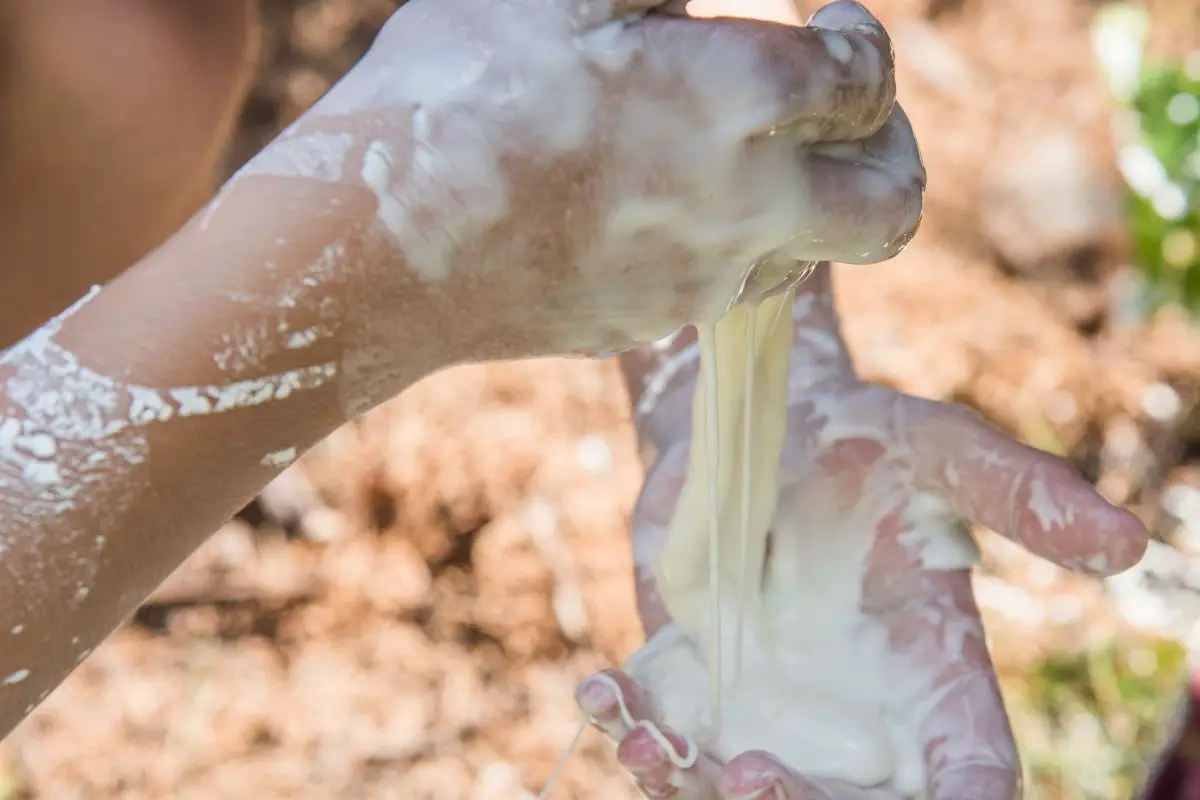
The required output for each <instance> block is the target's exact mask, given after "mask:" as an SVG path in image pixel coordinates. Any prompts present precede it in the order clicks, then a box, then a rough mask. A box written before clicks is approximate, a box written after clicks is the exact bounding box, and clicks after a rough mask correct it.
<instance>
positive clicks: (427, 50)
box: [0, 0, 922, 732]
mask: <svg viewBox="0 0 1200 800" xmlns="http://www.w3.org/2000/svg"><path fill="white" fill-rule="evenodd" d="M618 5H619V4H618ZM611 7H612V6H611V4H607V3H602V2H595V3H591V2H586V3H577V2H570V3H563V4H561V6H560V5H559V4H555V3H546V2H544V1H543V0H537V2H529V3H522V2H516V3H505V4H477V3H474V2H471V0H457V1H456V2H447V1H446V0H428V1H426V0H412V2H410V3H409V4H408V5H406V6H405V7H404V8H403V9H402V10H401V11H400V12H398V13H397V14H396V16H395V17H394V18H393V20H392V21H391V22H390V23H389V25H388V26H387V28H385V30H384V31H383V32H382V33H381V35H380V37H379V39H378V40H377V41H376V43H375V45H374V46H373V48H372V50H371V52H370V53H369V54H368V56H367V57H366V58H365V59H364V60H363V61H362V62H361V63H360V64H358V65H357V66H356V67H355V68H354V69H353V70H352V71H351V73H350V74H349V75H348V76H347V77H346V78H345V79H344V80H343V81H342V82H341V83H340V84H339V85H338V86H337V87H335V88H334V89H333V90H332V91H331V92H330V93H329V95H327V96H326V97H325V98H324V99H323V100H322V101H321V102H320V103H318V104H317V106H316V107H314V109H313V110H312V111H310V112H309V113H308V114H307V115H305V117H304V118H303V119H302V120H301V121H300V122H299V123H298V124H297V125H295V126H293V127H292V128H291V129H290V130H289V131H287V132H285V134H283V135H282V136H281V137H280V139H278V140H276V141H275V142H274V143H272V144H271V145H270V146H269V147H268V148H267V149H266V150H264V151H263V152H262V153H260V154H259V155H258V156H257V157H256V158H255V159H254V160H252V161H251V163H250V164H248V165H247V167H246V168H245V169H244V170H243V171H242V172H241V173H240V174H239V175H238V176H236V177H235V178H234V179H233V180H231V181H230V183H229V184H227V185H226V187H225V189H224V190H223V191H222V192H221V194H220V195H219V196H218V197H217V198H216V199H215V200H214V201H213V202H212V203H211V204H210V205H209V206H208V207H207V208H206V209H204V210H202V211H201V212H200V213H199V214H198V215H197V216H196V217H195V218H193V219H192V221H191V222H189V223H188V225H187V226H186V227H185V228H184V229H183V230H182V231H181V232H180V233H178V234H177V235H176V236H175V237H173V238H172V239H171V240H169V241H168V242H167V243H166V244H165V245H163V246H162V247H161V248H160V249H159V250H157V251H155V252H154V253H152V254H151V255H149V256H148V257H147V258H145V259H144V260H143V261H142V262H141V263H140V264H138V265H137V266H136V267H134V268H133V269H131V270H130V271H128V272H127V273H125V274H124V275H122V276H121V277H120V278H118V279H117V280H115V281H113V282H112V283H111V284H109V285H108V286H106V287H105V288H104V289H103V290H100V291H98V292H96V293H94V294H93V295H92V296H90V297H89V298H87V299H86V301H84V302H81V303H80V304H78V305H77V306H76V307H75V308H73V309H71V310H70V311H69V312H67V313H66V314H64V315H62V316H61V317H60V318H59V319H57V320H55V321H53V322H52V323H50V324H48V325H46V326H44V327H43V328H42V329H40V330H39V331H37V332H36V333H35V334H33V335H32V336H31V337H29V338H27V339H26V340H24V341H23V342H21V343H20V344H18V345H16V346H15V347H13V348H12V349H11V350H9V351H8V352H6V353H4V354H3V356H0V732H6V731H7V730H8V729H9V728H11V726H12V725H14V724H15V723H16V722H17V721H19V720H20V719H21V717H22V716H23V715H24V714H25V713H27V712H28V711H29V710H30V709H31V708H32V707H33V705H35V704H36V703H37V702H38V701H39V700H40V699H41V698H42V697H44V696H45V694H46V693H48V692H49V690H51V689H52V688H53V687H54V686H55V685H56V684H57V683H58V682H59V681H60V680H61V679H62V678H63V677H64V676H65V675H66V674H67V673H68V672H70V670H71V669H72V668H73V667H74V665H75V664H76V663H78V661H79V660H81V659H82V658H83V657H84V656H85V655H86V653H87V651H88V649H89V648H90V647H92V646H94V645H95V644H97V643H98V642H99V641H100V640H101V639H103V638H104V636H105V635H107V634H108V633H109V632H110V631H111V630H113V628H114V627H115V626H116V625H117V624H118V623H119V622H120V621H121V619H123V618H124V617H125V616H126V615H127V614H129V613H130V612H132V611H133V610H134V609H135V608H136V606H137V604H138V603H139V602H141V601H142V600H143V599H144V598H145V596H146V595H147V594H148V593H149V592H150V591H152V590H153V588H154V587H155V586H156V585H157V584H158V583H159V582H160V581H161V580H163V579H164V578H166V577H167V575H168V574H169V573H170V572H171V570H173V569H174V568H176V567H177V566H178V564H179V563H181V562H182V560H183V559H184V558H185V557H186V556H187V555H188V553H190V552H191V551H192V550H193V549H194V548H195V547H196V546H197V545H198V544H199V543H200V542H201V541H202V539H203V538H204V537H205V536H207V535H208V534H209V533H210V532H211V531H212V530H214V529H215V528H216V527H217V526H219V525H220V524H221V523H222V522H223V521H224V520H226V519H227V518H228V517H229V516H230V515H231V514H232V513H234V512H235V511H236V510H237V509H238V508H239V507H240V506H241V505H242V504H244V503H245V502H246V501H247V500H249V499H250V498H251V497H252V496H253V495H254V493H255V492H256V491H258V489H260V488H261V487H262V486H263V485H264V484H265V483H266V482H268V481H269V480H270V479H271V478H272V477H273V476H274V475H275V474H276V473H277V472H278V471H279V470H280V469H281V468H282V467H284V466H286V464H287V463H288V462H289V460H290V459H292V458H294V457H295V456H296V455H298V454H299V453H301V452H303V451H304V450H305V449H306V448H308V447H309V446H311V445H312V444H313V443H315V442H316V441H318V440H319V439H320V438H322V437H323V436H325V435H326V434H327V433H329V432H330V431H332V430H333V429H334V428H335V427H337V426H338V425H339V424H341V423H342V422H344V421H345V420H346V419H348V418H351V417H353V416H355V415H357V414H358V413H361V412H362V411H364V410H366V409H368V408H370V407H372V406H373V405H376V404H378V403H380V402H382V401H384V400H386V399H387V398H389V397H391V396H392V395H394V394H395V393H397V392H399V391H400V390H402V389H403V388H405V387H406V386H408V385H409V384H411V383H412V382H413V381H414V380H416V379H417V378H419V377H421V376H423V375H425V374H427V373H429V372H431V371H434V370H436V369H439V368H441V367H443V366H446V365H448V364H452V363H456V362H460V361H470V360H482V359H489V358H503V357H514V356H532V355H540V354H550V353H561V352H566V351H571V350H575V351H594V350H600V349H611V348H624V347H628V346H630V345H632V344H633V343H635V342H636V341H639V340H641V341H645V340H647V339H651V338H656V337H657V336H660V335H662V333H665V332H666V331H667V330H670V329H672V328H673V327H676V326H678V325H679V324H680V323H681V322H683V321H687V320H694V319H698V318H704V317H711V316H713V315H715V314H717V313H719V311H720V310H722V309H723V308H724V307H725V305H726V304H727V303H728V302H729V300H730V298H731V297H732V295H733V294H734V293H735V292H736V291H737V289H738V287H739V286H740V285H741V282H742V278H743V276H742V275H741V274H738V269H737V267H738V265H743V264H744V265H748V264H750V263H753V262H754V261H755V259H756V258H757V257H758V256H761V255H762V254H764V253H766V252H770V251H772V250H774V249H775V248H777V247H780V246H781V245H783V244H784V243H785V242H786V243H788V244H789V245H792V246H800V247H802V248H806V247H807V248H816V250H814V251H813V252H814V253H817V255H814V257H824V255H825V254H827V253H828V252H829V251H832V254H833V255H832V256H830V257H841V258H844V259H848V258H857V259H864V260H866V259H871V258H883V257H886V256H887V255H890V254H891V253H893V252H895V250H896V249H897V248H898V247H899V245H900V243H901V242H902V241H906V240H907V238H908V237H909V236H910V235H911V232H912V228H913V227H914V226H915V223H916V218H917V216H916V212H917V211H919V208H920V202H921V193H922V170H921V166H920V162H919V159H918V157H917V155H916V147H915V144H914V143H913V142H912V139H911V135H909V133H908V132H907V129H906V128H904V127H903V126H896V125H894V124H893V123H892V122H887V123H886V126H885V128H884V129H883V131H882V132H881V133H879V134H878V135H873V134H875V132H876V131H877V130H879V126H880V125H881V124H884V123H885V120H887V119H888V112H889V109H890V108H891V103H892V87H893V85H894V84H893V82H892V78H891V72H890V70H891V65H890V62H889V61H888V60H887V59H886V58H884V57H882V56H881V53H880V51H879V49H878V48H879V46H880V44H879V42H880V39H881V37H880V36H879V35H877V34H876V33H874V32H873V31H868V32H867V33H862V32H857V31H850V32H847V33H845V34H840V33H833V32H829V31H808V32H798V31H794V30H788V29H784V28H778V27H775V26H770V25H766V24H756V23H709V22H698V21H692V20H685V19H678V18H666V17H658V16H649V17H646V18H644V19H640V20H633V21H627V22H625V23H623V24H615V23H614V24H610V25H604V24H603V23H604V19H603V17H598V16H593V14H594V12H596V11H597V10H598V9H603V8H611ZM621 7H622V8H625V9H626V10H628V9H629V8H630V4H625V5H624V6H621ZM514 9H516V11H517V16H516V17H513V16H512V12H513V10H514ZM572 14H579V15H582V16H580V17H578V18H573V17H572V16H571V15H572ZM526 31H533V32H536V36H533V35H532V34H530V35H525V34H524V32H526ZM531 37H532V38H531ZM831 37H835V38H836V37H840V38H836V40H831ZM481 48H482V50H481ZM483 51H486V52H487V53H488V54H489V59H487V60H481V58H480V57H479V53H480V52H483ZM812 76H820V80H819V81H817V82H816V83H813V82H812V80H811V77H812ZM514 87H520V91H515V90H514ZM835 100H837V101H840V102H835ZM568 101H569V102H568ZM794 119H803V120H805V121H806V123H809V122H812V121H813V120H814V119H816V120H825V122H824V123H820V124H817V125H816V126H815V128H812V129H811V130H810V129H809V128H805V130H806V134H805V135H809V136H811V135H812V130H821V131H825V132H826V133H828V135H830V136H831V137H834V138H838V139H845V138H846V137H848V136H849V137H851V138H853V137H855V136H862V137H872V138H870V139H868V140H866V141H865V142H864V143H863V144H862V145H861V146H860V145H854V144H846V143H844V142H843V143H839V144H837V145H836V146H834V148H833V150H832V151H831V152H828V153H823V152H822V153H818V152H817V149H818V148H819V145H818V146H816V147H814V149H813V151H812V152H813V155H811V157H810V155H809V151H807V150H801V149H798V147H797V141H796V139H795V138H792V137H790V136H789V135H786V133H785V134H784V135H779V136H773V137H766V138H759V139H756V141H755V143H754V144H748V143H747V140H748V139H749V138H752V137H753V136H754V134H756V133H757V132H759V131H760V129H761V128H762V126H763V125H768V126H769V125H770V124H771V123H772V122H773V121H774V122H780V123H786V122H790V121H791V120H794ZM785 131H786V129H785ZM797 230H801V231H810V232H811V231H821V232H822V234H821V236H820V237H819V238H818V239H815V240H814V241H812V242H806V241H805V240H804V239H803V238H799V239H798V238H796V236H795V233H796V231H797ZM64 235H69V233H64ZM731 265H732V266H733V269H731Z"/></svg>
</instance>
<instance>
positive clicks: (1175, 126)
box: [1092, 3, 1200, 314]
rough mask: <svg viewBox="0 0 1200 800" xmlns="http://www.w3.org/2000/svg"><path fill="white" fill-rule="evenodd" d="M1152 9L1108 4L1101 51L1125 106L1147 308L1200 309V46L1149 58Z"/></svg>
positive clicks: (1124, 135) (1128, 175) (1128, 170)
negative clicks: (1171, 57) (1173, 56)
mask: <svg viewBox="0 0 1200 800" xmlns="http://www.w3.org/2000/svg"><path fill="white" fill-rule="evenodd" d="M1147 13H1148V12H1147V10H1146V9H1145V8H1144V7H1142V6H1135V5H1131V4H1126V3H1114V4H1111V5H1109V6H1106V7H1104V8H1103V9H1101V10H1100V12H1099V13H1097V15H1096V22H1095V27H1094V28H1093V35H1092V43H1093V50H1094V52H1095V54H1096V57H1097V58H1098V59H1099V61H1100V64H1101V67H1102V68H1103V69H1104V71H1105V73H1106V76H1107V78H1108V82H1109V86H1110V88H1111V89H1112V91H1113V94H1114V95H1115V97H1116V99H1117V101H1118V102H1119V103H1120V104H1121V106H1122V109H1121V112H1120V113H1119V114H1118V118H1117V120H1116V136H1117V143H1118V146H1119V147H1120V156H1119V163H1120V168H1121V173H1122V175H1123V176H1124V178H1125V184H1126V186H1127V188H1128V194H1129V203H1130V225H1131V228H1132V234H1133V246H1134V257H1135V259H1136V262H1137V266H1138V267H1139V268H1140V270H1141V273H1142V277H1143V279H1144V286H1143V290H1144V291H1143V297H1142V298H1140V299H1141V305H1142V310H1143V311H1146V312H1148V311H1152V310H1154V309H1157V308H1160V307H1162V306H1164V305H1167V304H1178V305H1181V306H1183V307H1184V308H1187V309H1189V310H1190V311H1192V312H1193V313H1197V314H1200V51H1197V52H1193V53H1192V54H1191V55H1189V56H1188V57H1187V58H1186V59H1184V60H1183V61H1168V60H1162V61H1159V62H1155V63H1148V62H1145V60H1144V48H1145V40H1146V34H1147V31H1148V28H1149V24H1148V17H1147Z"/></svg>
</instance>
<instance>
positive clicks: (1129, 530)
mask: <svg viewBox="0 0 1200 800" xmlns="http://www.w3.org/2000/svg"><path fill="white" fill-rule="evenodd" d="M1101 499H1102V500H1103V498H1101ZM1103 503H1104V506H1105V507H1103V508H1101V509H1100V510H1099V515H1101V516H1102V519H1101V520H1098V524H1097V526H1096V528H1097V533H1098V535H1102V536H1103V537H1104V545H1105V546H1104V547H1103V548H1101V549H1098V550H1097V552H1096V553H1094V554H1092V555H1091V556H1089V557H1087V558H1085V559H1084V563H1083V565H1082V568H1083V570H1084V571H1086V572H1089V573H1091V574H1093V575H1095V576H1097V577H1100V578H1108V577H1111V576H1113V575H1116V574H1118V573H1121V572H1124V571H1125V570H1127V569H1130V568H1131V567H1133V566H1135V565H1136V564H1137V563H1138V562H1139V561H1141V560H1142V558H1143V556H1145V555H1146V549H1147V548H1148V547H1149V546H1150V532H1149V531H1148V530H1147V528H1146V525H1145V523H1143V522H1142V520H1141V518H1139V517H1138V516H1137V515H1136V514H1134V513H1133V512H1132V511H1130V510H1129V509H1127V508H1123V507H1121V506H1118V505H1113V504H1112V503H1109V502H1108V501H1107V500H1103Z"/></svg>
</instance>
